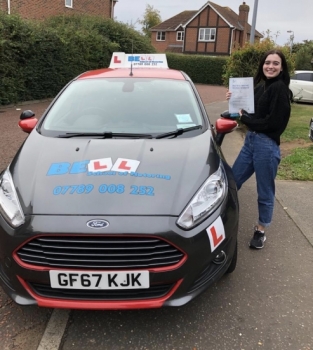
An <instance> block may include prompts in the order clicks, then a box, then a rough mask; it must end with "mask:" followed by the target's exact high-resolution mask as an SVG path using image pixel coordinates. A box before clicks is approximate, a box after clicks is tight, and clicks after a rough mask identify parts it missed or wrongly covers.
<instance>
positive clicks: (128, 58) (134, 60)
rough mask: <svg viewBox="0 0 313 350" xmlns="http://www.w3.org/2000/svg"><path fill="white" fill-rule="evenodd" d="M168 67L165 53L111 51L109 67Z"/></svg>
mask: <svg viewBox="0 0 313 350" xmlns="http://www.w3.org/2000/svg"><path fill="white" fill-rule="evenodd" d="M131 66H132V67H133V68H168V64H167V59H166V55H165V54H138V53H137V54H126V53H125V52H113V55H112V58H111V63H110V68H130V67H131Z"/></svg>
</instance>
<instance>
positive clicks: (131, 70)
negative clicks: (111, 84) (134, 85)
mask: <svg viewBox="0 0 313 350" xmlns="http://www.w3.org/2000/svg"><path fill="white" fill-rule="evenodd" d="M132 55H134V39H132ZM129 76H130V77H132V76H133V61H131V63H130V73H129Z"/></svg>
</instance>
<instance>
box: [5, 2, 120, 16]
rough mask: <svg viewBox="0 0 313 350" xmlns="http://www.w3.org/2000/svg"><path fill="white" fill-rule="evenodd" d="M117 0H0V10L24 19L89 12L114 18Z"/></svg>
mask: <svg viewBox="0 0 313 350" xmlns="http://www.w3.org/2000/svg"><path fill="white" fill-rule="evenodd" d="M117 1H118V0H53V1H51V0H50V1H47V0H0V10H2V11H3V12H5V13H7V14H19V15H20V16H21V17H22V18H25V19H44V18H47V17H50V16H54V15H68V14H83V13H84V14H90V15H96V16H103V17H104V18H114V6H115V4H116V2H117Z"/></svg>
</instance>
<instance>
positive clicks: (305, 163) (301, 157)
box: [277, 104, 313, 181]
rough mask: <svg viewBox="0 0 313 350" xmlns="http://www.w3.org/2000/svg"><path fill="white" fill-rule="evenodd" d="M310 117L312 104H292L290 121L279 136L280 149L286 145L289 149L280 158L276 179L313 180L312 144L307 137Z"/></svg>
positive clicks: (312, 115)
mask: <svg viewBox="0 0 313 350" xmlns="http://www.w3.org/2000/svg"><path fill="white" fill-rule="evenodd" d="M311 117H313V105H308V104H292V108H291V117H290V121H289V123H288V126H287V128H286V130H285V132H284V133H283V135H282V137H281V149H284V148H285V147H286V146H288V148H289V150H290V151H289V152H288V153H287V155H286V156H284V157H283V158H282V160H281V163H280V165H279V168H278V174H277V179H279V180H300V181H313V144H312V141H311V140H310V139H309V137H308V133H309V121H310V119H311ZM299 140H301V141H302V142H301V144H302V145H301V147H299V144H300V143H299ZM293 145H294V147H292V146H293Z"/></svg>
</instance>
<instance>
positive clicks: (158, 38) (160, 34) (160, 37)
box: [156, 32, 166, 41]
mask: <svg viewBox="0 0 313 350" xmlns="http://www.w3.org/2000/svg"><path fill="white" fill-rule="evenodd" d="M163 37H164V38H163ZM165 38H166V32H157V33H156V41H165Z"/></svg>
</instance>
